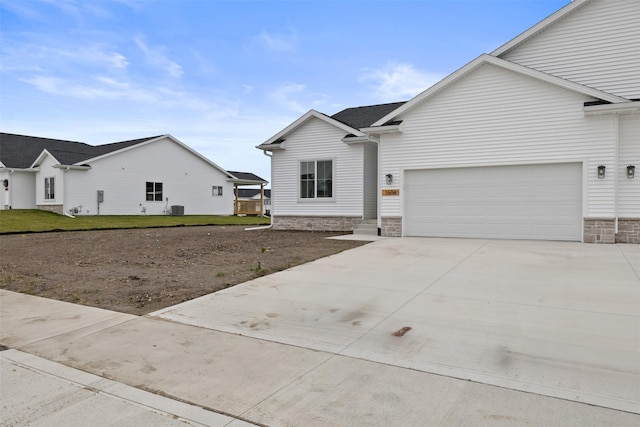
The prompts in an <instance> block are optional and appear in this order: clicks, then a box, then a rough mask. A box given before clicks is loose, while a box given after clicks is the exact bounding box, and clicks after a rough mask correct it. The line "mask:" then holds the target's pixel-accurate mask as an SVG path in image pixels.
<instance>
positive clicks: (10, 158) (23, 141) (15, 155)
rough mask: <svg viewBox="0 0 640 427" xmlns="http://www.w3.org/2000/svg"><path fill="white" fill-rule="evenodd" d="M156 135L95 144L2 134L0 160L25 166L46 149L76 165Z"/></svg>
mask: <svg viewBox="0 0 640 427" xmlns="http://www.w3.org/2000/svg"><path fill="white" fill-rule="evenodd" d="M154 138H157V136H153V137H148V138H140V139H133V140H129V141H122V142H115V143H112V144H104V145H97V146H93V145H89V144H85V143H84V142H77V141H65V140H60V139H50V138H40V137H36V136H26V135H15V134H12V133H0V161H1V162H2V163H3V164H4V165H5V166H6V167H8V168H21V169H25V168H28V167H30V166H31V165H32V164H33V162H34V161H35V160H36V159H37V158H38V156H39V155H40V154H41V153H42V151H43V150H45V149H46V150H47V151H49V152H50V153H51V155H53V156H54V157H55V158H56V159H57V160H58V161H59V162H60V164H63V165H73V164H77V163H80V162H82V161H85V160H89V159H91V158H93V157H97V156H101V155H103V154H108V153H112V152H114V151H118V150H121V149H123V148H127V147H131V146H133V145H136V144H140V143H142V142H145V141H149V140H151V139H154Z"/></svg>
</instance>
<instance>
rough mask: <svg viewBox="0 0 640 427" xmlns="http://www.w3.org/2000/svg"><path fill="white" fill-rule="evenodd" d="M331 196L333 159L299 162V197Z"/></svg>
mask: <svg viewBox="0 0 640 427" xmlns="http://www.w3.org/2000/svg"><path fill="white" fill-rule="evenodd" d="M330 197H333V161H332V160H318V161H312V162H300V198H302V199H315V198H330Z"/></svg>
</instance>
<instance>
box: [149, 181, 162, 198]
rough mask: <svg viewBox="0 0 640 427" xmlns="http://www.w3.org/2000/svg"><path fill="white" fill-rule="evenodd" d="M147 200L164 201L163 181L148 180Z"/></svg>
mask: <svg viewBox="0 0 640 427" xmlns="http://www.w3.org/2000/svg"><path fill="white" fill-rule="evenodd" d="M146 188H147V199H146V200H147V202H161V201H162V183H161V182H149V181H147V186H146Z"/></svg>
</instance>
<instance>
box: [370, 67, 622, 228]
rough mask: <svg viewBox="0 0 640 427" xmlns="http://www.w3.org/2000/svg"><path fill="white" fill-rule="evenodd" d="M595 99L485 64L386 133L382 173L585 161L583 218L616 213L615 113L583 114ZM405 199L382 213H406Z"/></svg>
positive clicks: (398, 182)
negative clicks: (600, 173) (601, 173)
mask: <svg viewBox="0 0 640 427" xmlns="http://www.w3.org/2000/svg"><path fill="white" fill-rule="evenodd" d="M591 100H592V99H591V98H589V97H587V96H584V95H581V94H578V93H575V92H571V91H568V90H565V89H562V88H559V87H556V86H553V85H549V84H547V83H544V82H541V81H539V80H535V79H533V78H530V77H526V76H522V75H520V74H517V73H514V72H511V71H507V70H504V69H501V68H499V67H495V66H492V65H488V64H487V65H483V66H481V67H479V68H478V69H476V70H475V71H473V72H471V73H470V74H469V75H468V76H466V77H464V78H462V79H461V80H459V81H458V82H456V83H455V84H454V85H452V86H450V87H448V88H445V89H444V90H443V91H441V92H440V93H439V94H436V95H434V96H433V97H431V98H430V99H428V100H427V101H426V102H424V103H423V104H422V105H418V106H416V108H414V109H413V110H411V111H410V112H408V113H407V114H406V116H401V117H400V119H402V120H403V123H402V133H400V134H389V135H383V136H382V138H381V139H382V142H381V145H380V150H381V151H380V159H381V170H380V176H384V175H386V174H388V173H391V174H393V176H394V184H393V187H395V188H402V185H403V183H402V173H403V171H404V170H410V169H424V168H436V167H462V166H496V165H514V164H535V163H558V162H571V163H577V162H584V163H585V165H584V167H585V173H584V177H585V179H586V182H585V184H584V186H583V187H584V188H585V192H586V193H587V194H588V197H587V198H586V199H587V201H586V202H585V204H584V205H585V206H584V214H585V215H584V216H586V217H588V216H592V217H595V216H597V217H613V215H614V187H615V182H614V179H613V177H612V176H611V175H607V178H606V179H604V180H598V179H597V176H596V167H597V166H598V165H599V164H605V165H613V164H614V163H615V143H616V136H615V128H616V125H615V124H616V118H615V116H592V117H585V116H584V113H583V111H582V108H583V103H584V102H585V101H591ZM401 200H402V192H401V197H382V200H381V210H382V212H381V216H382V217H385V216H402V207H401Z"/></svg>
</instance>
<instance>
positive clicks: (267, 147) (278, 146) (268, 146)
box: [256, 144, 285, 151]
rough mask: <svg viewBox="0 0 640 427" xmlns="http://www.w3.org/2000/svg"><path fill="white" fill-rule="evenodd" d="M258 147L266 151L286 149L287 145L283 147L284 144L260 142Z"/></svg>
mask: <svg viewBox="0 0 640 427" xmlns="http://www.w3.org/2000/svg"><path fill="white" fill-rule="evenodd" d="M256 148H257V149H258V150H264V151H282V150H285V147H283V146H282V144H260V145H256Z"/></svg>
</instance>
